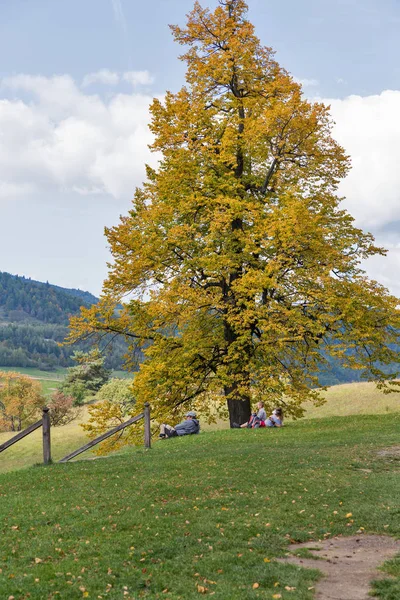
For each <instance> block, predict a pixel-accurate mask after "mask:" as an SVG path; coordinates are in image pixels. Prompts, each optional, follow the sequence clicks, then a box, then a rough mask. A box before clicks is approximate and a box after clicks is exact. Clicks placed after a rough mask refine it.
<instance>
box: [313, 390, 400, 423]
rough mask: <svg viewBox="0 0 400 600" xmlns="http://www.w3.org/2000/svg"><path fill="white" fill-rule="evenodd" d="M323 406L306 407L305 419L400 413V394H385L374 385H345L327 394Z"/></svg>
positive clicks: (328, 391)
mask: <svg viewBox="0 0 400 600" xmlns="http://www.w3.org/2000/svg"><path fill="white" fill-rule="evenodd" d="M324 395H325V398H326V400H327V401H326V403H325V404H324V405H323V406H320V407H315V406H312V405H305V406H306V414H305V417H306V418H309V419H320V418H321V419H322V418H324V417H345V416H347V415H373V414H384V413H395V412H400V392H399V393H393V394H384V393H383V392H381V391H379V390H377V389H376V386H375V385H374V384H373V383H344V384H342V385H334V386H332V387H331V388H329V389H328V390H327V391H326V392H325V394H324Z"/></svg>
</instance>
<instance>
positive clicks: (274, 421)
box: [265, 408, 283, 427]
mask: <svg viewBox="0 0 400 600" xmlns="http://www.w3.org/2000/svg"><path fill="white" fill-rule="evenodd" d="M265 427H283V411H282V409H281V408H275V410H273V411H272V415H270V416H269V417H268V419H266V421H265Z"/></svg>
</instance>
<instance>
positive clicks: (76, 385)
mask: <svg viewBox="0 0 400 600" xmlns="http://www.w3.org/2000/svg"><path fill="white" fill-rule="evenodd" d="M73 359H74V361H75V362H76V363H77V364H76V366H74V367H70V368H69V369H68V373H67V376H66V377H65V379H64V381H63V383H62V384H61V386H60V390H61V391H62V392H63V393H64V394H66V395H67V396H72V397H73V398H74V399H75V403H76V404H82V403H83V401H84V399H85V397H86V396H89V395H94V394H95V393H96V392H98V391H99V389H100V388H101V387H102V386H103V385H104V384H105V383H106V382H107V381H108V380H109V378H110V374H111V371H109V370H108V369H106V368H105V366H104V358H103V357H102V355H101V354H100V352H99V351H98V350H92V351H91V352H75V353H74V355H73Z"/></svg>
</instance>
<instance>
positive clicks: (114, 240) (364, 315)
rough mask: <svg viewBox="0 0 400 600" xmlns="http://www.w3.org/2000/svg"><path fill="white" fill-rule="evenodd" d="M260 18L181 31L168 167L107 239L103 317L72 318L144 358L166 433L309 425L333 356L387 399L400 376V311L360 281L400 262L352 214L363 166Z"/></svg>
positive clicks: (155, 116)
mask: <svg viewBox="0 0 400 600" xmlns="http://www.w3.org/2000/svg"><path fill="white" fill-rule="evenodd" d="M246 11H247V5H246V3H245V2H244V0H220V2H219V6H218V7H217V8H216V10H215V11H214V12H210V11H209V10H207V9H206V8H202V7H201V6H200V4H199V2H197V1H196V2H195V6H194V10H193V11H192V12H191V13H190V14H189V15H188V21H187V25H186V27H184V28H180V27H175V26H174V27H172V32H173V35H174V37H175V40H176V41H177V42H178V43H179V44H182V45H184V46H186V49H185V53H184V54H183V56H182V59H183V60H184V61H185V62H186V64H187V75H186V85H185V86H184V87H183V88H182V89H181V90H179V91H178V92H177V93H175V94H173V93H171V92H167V93H166V95H165V99H164V100H163V101H161V100H158V99H156V100H154V102H153V104H152V107H151V114H152V122H151V126H150V128H151V131H152V132H153V134H154V138H155V139H154V144H153V146H152V148H153V150H155V151H156V152H158V153H159V154H160V157H161V159H160V164H159V167H158V168H157V169H151V168H149V167H148V168H147V181H146V183H145V184H144V185H143V186H142V188H140V189H138V190H136V194H135V198H134V200H133V206H132V209H131V210H130V212H129V214H128V215H127V216H126V217H123V218H122V219H121V222H120V224H119V225H117V226H116V227H113V228H111V229H107V230H106V234H107V238H108V242H109V245H110V248H111V252H112V254H113V257H114V260H113V263H112V265H111V266H110V273H109V277H108V279H107V281H106V282H105V286H104V293H103V299H102V302H101V303H100V304H99V305H98V306H94V307H92V308H90V309H83V310H82V313H81V317H80V318H73V319H72V334H71V339H72V340H75V339H79V338H80V337H87V336H90V335H91V333H93V332H100V333H101V334H103V333H104V332H113V333H120V334H121V335H125V336H126V337H127V338H128V339H129V340H131V343H132V347H134V346H135V345H137V346H139V347H140V348H142V350H143V353H144V355H145V360H144V362H143V363H142V364H141V367H140V371H139V373H138V375H137V376H136V378H135V381H134V389H135V394H136V396H137V398H138V399H140V402H141V403H143V402H145V401H148V402H150V404H151V406H152V410H153V414H154V415H155V416H156V417H157V418H158V419H159V420H161V419H166V418H171V417H176V416H177V415H176V413H179V412H182V411H183V410H184V409H185V405H190V404H191V403H193V402H196V403H197V404H199V405H200V406H201V408H202V413H203V415H204V414H207V412H208V413H209V414H210V412H212V411H214V410H215V405H216V404H217V405H221V404H222V403H224V402H225V403H227V406H228V409H229V416H230V422H231V424H232V423H233V422H234V421H236V422H238V423H242V422H244V421H246V420H247V419H248V418H249V414H250V404H251V402H252V401H254V400H264V401H265V402H266V404H267V405H271V404H272V403H277V402H279V403H284V405H285V407H286V411H287V412H288V413H292V414H294V415H300V414H301V412H302V409H301V404H302V402H304V401H306V400H312V401H318V400H319V395H318V391H317V388H318V387H319V385H320V383H319V380H318V374H319V372H321V370H322V369H324V367H325V366H326V364H327V360H326V359H327V357H329V356H331V357H334V359H335V360H337V361H340V362H341V363H342V364H343V365H344V366H348V367H351V368H353V369H358V370H360V371H361V372H362V374H363V377H364V378H366V379H368V380H373V381H376V382H377V383H378V385H379V386H381V387H384V388H386V389H389V387H390V383H391V382H392V381H393V379H394V378H395V373H393V371H392V370H390V369H385V365H389V364H391V363H398V362H399V361H400V356H399V353H398V352H397V351H395V350H394V349H393V348H394V344H397V343H398V341H399V331H400V321H399V311H398V308H397V306H398V303H399V301H398V300H397V299H396V298H395V297H393V296H391V295H390V294H389V293H388V291H387V290H386V289H385V288H384V287H382V286H381V285H380V284H378V283H377V282H376V281H371V280H370V279H368V277H367V276H366V274H365V272H364V271H363V270H362V269H361V268H360V263H361V261H363V260H364V259H366V258H368V257H370V256H374V255H377V254H384V253H385V251H384V250H383V249H382V248H379V247H377V246H376V245H375V244H374V240H373V237H372V236H371V235H370V234H369V233H364V232H362V231H361V230H360V229H358V228H357V227H355V226H354V223H353V219H352V217H351V216H350V215H349V214H348V213H347V212H346V211H345V210H343V209H342V207H341V206H340V201H341V198H340V197H339V196H338V193H337V190H338V185H339V182H340V180H341V179H342V178H344V177H345V176H346V174H347V172H348V170H349V158H348V157H347V156H346V154H345V152H344V150H343V148H341V147H340V146H339V145H338V144H337V143H336V142H335V140H334V139H333V138H332V136H331V129H332V121H331V119H330V116H329V112H328V108H327V107H326V106H324V105H323V104H321V103H318V102H310V101H308V100H307V99H305V98H304V97H303V95H302V90H301V87H300V85H299V84H297V83H296V82H295V81H294V80H293V78H292V77H291V76H290V75H289V74H288V73H287V71H285V70H284V69H283V68H282V67H281V66H280V65H279V64H278V63H277V62H276V61H275V59H274V55H273V52H272V51H271V49H270V48H267V47H263V46H262V45H261V44H260V41H259V40H258V38H257V37H256V36H255V34H254V27H253V25H252V24H251V23H250V22H249V21H248V20H247V18H246ZM127 296H130V298H131V299H130V300H129V301H128V302H126V303H125V305H124V308H123V309H122V310H116V307H118V305H119V303H121V302H122V301H123V299H124V298H126V297H127Z"/></svg>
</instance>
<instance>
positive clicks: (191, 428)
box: [159, 402, 283, 439]
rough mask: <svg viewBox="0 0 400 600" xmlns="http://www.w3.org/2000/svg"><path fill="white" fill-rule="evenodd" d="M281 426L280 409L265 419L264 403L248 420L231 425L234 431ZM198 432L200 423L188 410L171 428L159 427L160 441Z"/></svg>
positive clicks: (195, 415) (281, 413) (261, 403)
mask: <svg viewBox="0 0 400 600" xmlns="http://www.w3.org/2000/svg"><path fill="white" fill-rule="evenodd" d="M282 426H283V411H282V409H281V408H275V409H274V410H273V411H272V413H271V414H270V415H269V417H267V413H266V411H265V408H264V402H258V403H257V411H255V412H253V413H252V414H251V416H250V419H249V420H248V421H247V422H246V423H243V424H242V425H239V424H238V423H234V424H233V428H235V429H242V428H248V429H258V428H259V427H282ZM199 432H200V423H199V421H198V419H197V414H196V413H195V411H193V410H190V411H189V412H187V413H186V415H185V419H184V421H182V422H181V423H178V425H175V427H172V426H171V425H167V424H166V423H163V424H162V425H161V427H160V435H159V437H160V438H161V439H167V438H171V437H181V436H184V435H191V434H196V433H199Z"/></svg>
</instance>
